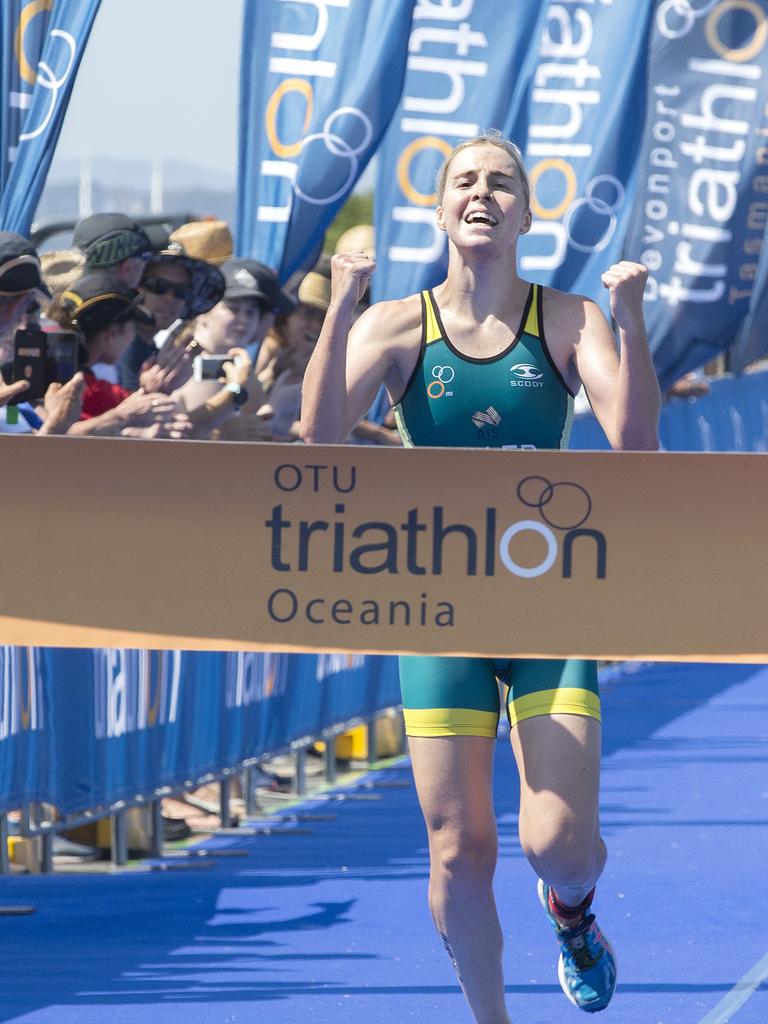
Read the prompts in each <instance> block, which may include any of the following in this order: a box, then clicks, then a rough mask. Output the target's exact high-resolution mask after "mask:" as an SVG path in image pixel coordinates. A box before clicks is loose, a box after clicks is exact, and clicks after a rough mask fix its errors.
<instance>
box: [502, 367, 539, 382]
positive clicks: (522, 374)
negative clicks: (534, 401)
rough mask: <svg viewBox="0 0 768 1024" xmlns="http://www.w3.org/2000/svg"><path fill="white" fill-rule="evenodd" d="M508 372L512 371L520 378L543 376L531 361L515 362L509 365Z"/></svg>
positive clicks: (529, 378) (533, 378)
mask: <svg viewBox="0 0 768 1024" xmlns="http://www.w3.org/2000/svg"><path fill="white" fill-rule="evenodd" d="M509 372H510V373H514V375H515V376H516V377H519V378H520V380H541V378H542V377H543V376H544V374H543V373H542V372H541V370H540V369H539V368H538V366H533V365H532V364H531V363H517V364H516V365H515V366H510V368H509Z"/></svg>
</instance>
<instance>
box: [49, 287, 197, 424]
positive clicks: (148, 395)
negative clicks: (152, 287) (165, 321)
mask: <svg viewBox="0 0 768 1024" xmlns="http://www.w3.org/2000/svg"><path fill="white" fill-rule="evenodd" d="M140 298H141V293H140V292H139V291H137V290H136V289H135V288H129V287H128V286H127V285H125V284H123V283H122V282H121V281H119V280H118V279H116V278H113V277H112V276H111V275H109V274H108V273H106V272H104V271H93V272H89V273H87V274H85V275H84V276H83V277H81V278H79V279H78V280H77V281H75V282H74V284H73V285H72V286H71V287H70V288H68V289H67V290H66V291H65V292H63V293H62V294H61V296H60V297H59V300H58V302H57V304H56V308H55V309H54V310H52V313H53V315H55V316H56V319H57V321H58V323H59V324H60V325H61V326H62V327H63V328H65V330H69V331H76V332H77V333H78V334H79V335H80V345H81V365H80V369H81V372H82V374H83V377H84V381H85V385H84V391H83V400H82V413H81V417H80V421H79V422H78V423H77V424H75V425H74V426H73V427H72V428H71V429H70V431H69V432H70V433H72V434H80V435H82V434H90V435H107V436H121V435H122V436H152V437H154V436H165V437H184V436H187V435H188V433H189V431H190V429H191V425H190V424H189V421H188V420H187V417H186V416H184V415H183V414H181V413H179V411H178V408H177V405H176V402H174V400H173V399H172V398H170V397H168V396H165V395H161V394H158V393H152V392H146V391H141V392H136V393H135V394H133V395H132V394H130V393H129V392H128V391H126V390H125V388H123V387H121V386H120V385H119V384H113V383H112V382H111V381H109V380H104V379H103V378H100V377H98V376H97V375H96V373H94V367H95V366H96V365H97V364H103V365H106V366H114V365H115V364H116V363H117V362H118V361H119V360H120V357H121V356H122V354H123V353H124V352H125V349H126V348H127V347H128V345H129V344H130V343H131V339H132V338H133V335H134V332H135V324H137V323H143V324H151V323H152V317H151V314H150V313H149V312H148V311H147V310H146V309H145V308H144V307H143V306H141V305H139V300H140ZM137 430H138V431H147V432H148V433H147V434H139V435H137V434H136V431H137ZM126 431H129V433H128V434H127V435H126V433H125V432H126Z"/></svg>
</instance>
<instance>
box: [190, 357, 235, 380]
mask: <svg viewBox="0 0 768 1024" xmlns="http://www.w3.org/2000/svg"><path fill="white" fill-rule="evenodd" d="M225 363H232V364H233V365H234V366H237V365H238V363H239V360H238V358H237V356H235V357H234V358H233V357H232V356H207V355H206V356H195V358H194V359H193V360H192V378H193V380H196V381H198V382H199V381H206V380H213V381H218V380H220V379H221V378H222V377H224V376H226V375H225V373H224V364H225Z"/></svg>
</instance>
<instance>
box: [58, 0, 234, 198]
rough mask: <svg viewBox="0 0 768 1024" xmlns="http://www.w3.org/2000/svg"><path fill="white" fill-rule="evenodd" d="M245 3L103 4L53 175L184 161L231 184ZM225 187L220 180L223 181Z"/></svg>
mask: <svg viewBox="0 0 768 1024" xmlns="http://www.w3.org/2000/svg"><path fill="white" fill-rule="evenodd" d="M242 8H243V2H242V0H102V2H101V7H100V9H99V13H98V14H97V16H96V21H95V23H94V26H93V30H92V32H91V36H90V39H89V41H88V45H87V47H86V49H85V55H84V56H83V61H82V64H81V65H80V70H79V72H78V76H77V79H76V81H75V86H74V89H73V92H72V98H71V100H70V104H69V108H68V110H67V114H66V118H65V121H64V126H63V128H62V132H61V136H60V138H59V144H58V147H57V150H56V155H55V157H54V162H53V166H52V168H51V176H52V177H54V178H55V177H56V176H57V175H56V171H57V165H58V167H59V168H60V167H61V165H62V164H63V163H71V161H73V160H75V161H79V160H80V159H81V157H98V156H101V157H107V158H110V159H118V160H130V159H139V160H149V161H151V160H152V159H154V158H160V159H163V160H182V161H191V162H193V163H199V164H202V165H203V166H205V167H207V168H210V171H211V184H214V183H215V182H216V180H217V179H218V180H219V183H220V185H221V186H224V185H226V184H229V183H234V181H235V177H236V167H237V106H238V90H239V68H240V32H241V21H242ZM225 179H226V180H225Z"/></svg>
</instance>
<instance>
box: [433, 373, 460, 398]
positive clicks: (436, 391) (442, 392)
mask: <svg viewBox="0 0 768 1024" xmlns="http://www.w3.org/2000/svg"><path fill="white" fill-rule="evenodd" d="M432 376H433V377H434V380H431V381H430V382H429V384H428V385H427V394H428V395H429V397H430V398H443V397H445V398H453V391H449V390H448V385H449V384H452V383H453V379H454V377H455V376H456V371H455V370H454V368H453V367H452V366H433V367H432Z"/></svg>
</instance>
